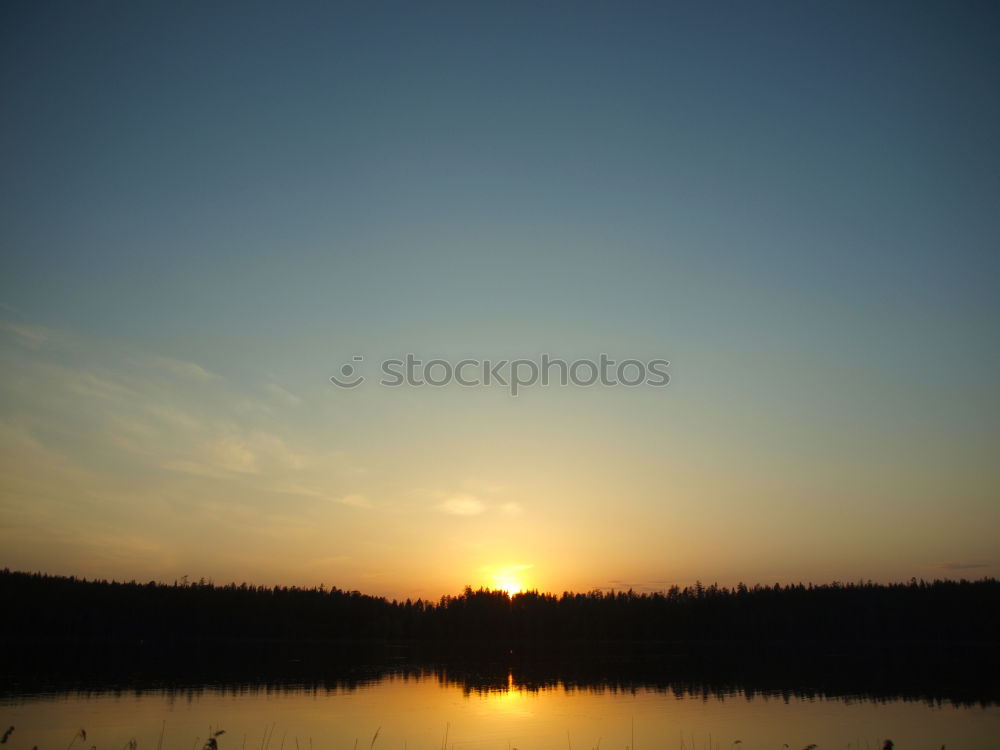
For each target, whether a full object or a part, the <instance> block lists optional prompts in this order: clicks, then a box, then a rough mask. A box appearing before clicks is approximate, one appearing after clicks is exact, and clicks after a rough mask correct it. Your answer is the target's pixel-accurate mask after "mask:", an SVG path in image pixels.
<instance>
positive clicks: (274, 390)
mask: <svg viewBox="0 0 1000 750" xmlns="http://www.w3.org/2000/svg"><path fill="white" fill-rule="evenodd" d="M264 390H266V391H267V393H268V395H269V396H270V397H271V398H272V399H273V400H274V401H277V402H278V403H279V404H281V405H282V406H298V405H299V404H301V403H302V399H301V398H299V397H298V396H296V395H295V394H294V393H291V392H290V391H286V390H285V389H284V388H282V387H281V386H280V385H277V384H276V383H268V384H267V385H266V386H264Z"/></svg>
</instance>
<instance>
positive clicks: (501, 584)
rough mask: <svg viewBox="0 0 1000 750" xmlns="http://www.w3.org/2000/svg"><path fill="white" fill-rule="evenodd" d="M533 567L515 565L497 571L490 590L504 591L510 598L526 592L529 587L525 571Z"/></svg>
mask: <svg viewBox="0 0 1000 750" xmlns="http://www.w3.org/2000/svg"><path fill="white" fill-rule="evenodd" d="M531 567H532V566H531V565H513V566H510V567H506V568H497V569H495V572H494V573H493V578H492V583H491V586H490V588H492V589H494V590H497V591H503V592H505V593H506V594H507V595H508V596H513V595H514V594H518V593H520V592H522V591H525V590H526V589H527V588H528V587H527V585H526V584H525V581H524V571H526V570H528V569H529V568H531Z"/></svg>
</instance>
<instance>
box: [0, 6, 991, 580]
mask: <svg viewBox="0 0 1000 750" xmlns="http://www.w3.org/2000/svg"><path fill="white" fill-rule="evenodd" d="M998 90H1000V10H998V8H997V6H996V4H995V3H989V2H957V3H943V2H929V3H921V2H898V3H897V2H880V3H866V2H844V3H836V4H833V3H820V2H787V3H784V2H760V3H737V2H714V1H713V2H677V3H641V2H621V3H610V2H578V3H561V2H546V3H530V2H524V3H521V2H502V3H501V2H497V3H493V2H477V3H462V2H451V3H437V2H420V3H413V2H407V3H386V2H306V1H305V0H300V1H297V2H292V3H278V2H239V3H237V2H221V1H220V2H213V3H203V2H144V3H138V4H136V3H129V2H116V1H112V0H109V1H107V2H94V3H72V2H45V1H42V2H9V3H4V4H3V6H2V8H0V109H2V111H3V117H0V257H2V261H0V367H2V377H0V477H2V479H0V550H2V552H0V566H5V567H9V568H11V569H18V570H32V571H45V572H49V573H56V574H63V575H77V576H86V577H100V578H115V579H118V580H122V579H126V580H131V579H137V580H162V581H168V582H170V581H173V580H181V579H183V577H185V576H186V577H187V578H188V579H189V580H198V579H200V578H205V579H206V580H212V581H214V582H216V583H227V582H230V581H237V582H241V581H248V582H255V583H260V584H267V585H275V584H286V585H307V586H311V585H318V584H320V583H323V584H325V585H326V586H338V587H340V588H344V589H357V590H361V591H364V592H369V593H374V594H379V595H385V596H390V597H400V598H402V597H408V596H410V597H417V596H421V597H425V598H426V597H430V598H436V597H439V596H441V595H442V594H447V593H456V592H458V591H460V590H461V589H462V587H463V586H465V585H471V586H473V587H478V586H490V587H504V588H509V589H512V590H516V589H519V588H538V589H541V590H545V591H555V592H560V591H563V590H592V589H611V588H615V589H622V588H628V587H632V588H634V589H636V590H641V591H651V590H658V589H662V588H665V587H667V586H670V585H673V584H679V585H685V584H690V583H693V582H694V581H695V580H701V581H704V582H712V581H718V582H719V583H720V584H723V585H732V584H735V583H736V582H738V581H745V582H747V583H756V582H761V583H774V582H783V583H784V582H798V581H813V582H817V583H819V582H828V581H832V580H841V581H855V580H859V579H865V580H868V579H871V580H876V581H895V580H908V579H910V578H911V577H917V578H926V579H933V578H944V577H949V578H958V577H967V578H979V577H982V576H997V575H1000V554H998V552H997V549H998V547H997V533H996V529H997V528H1000V468H998V463H997V461H996V458H997V455H998V448H1000V385H998V382H1000V381H998V378H997V375H996V373H997V372H998V367H1000V336H998V329H1000V247H998V241H1000V139H998V138H997V133H1000V97H998V96H997V95H996V92H997V91H998ZM408 354H409V355H412V356H413V357H415V358H417V359H419V360H421V361H422V362H426V361H428V360H431V359H440V360H444V361H445V362H447V363H450V364H452V365H454V364H455V363H457V362H459V361H460V360H462V359H473V360H475V361H477V362H479V361H482V360H490V361H491V362H498V361H510V360H514V359H526V360H530V361H534V362H538V361H539V360H540V358H541V357H542V356H543V355H546V356H548V357H550V358H559V359H563V360H565V361H567V362H570V363H571V362H573V361H577V360H587V361H597V360H598V358H599V357H600V356H601V355H602V354H603V355H606V356H607V357H609V358H611V359H613V360H615V361H619V362H620V361H622V360H626V359H634V360H637V361H639V362H641V363H648V362H649V361H651V360H654V359H662V360H666V361H669V366H668V367H667V371H668V372H669V383H668V384H667V385H665V386H658V385H652V384H641V385H638V386H635V387H625V386H622V385H616V386H615V385H612V386H608V385H601V384H595V385H593V386H589V387H584V386H580V385H573V384H567V385H560V384H558V383H550V384H549V385H547V386H543V385H541V384H534V385H528V386H525V387H524V388H523V389H521V390H520V392H519V393H518V394H517V395H512V394H511V392H510V389H509V388H504V387H502V386H500V385H498V384H496V383H493V384H491V385H485V384H484V385H478V386H469V387H464V386H461V385H459V384H457V383H454V382H453V383H450V384H446V385H443V386H440V387H433V386H428V385H423V386H416V385H402V386H400V387H387V386H385V385H382V384H380V382H379V375H380V367H381V363H382V362H384V361H385V360H389V359H405V357H406V356H407V355H408ZM356 357H360V358H361V359H355V358H356ZM345 365H350V367H352V368H353V370H352V377H357V376H363V377H364V378H365V380H364V382H362V383H360V384H359V385H358V386H357V387H354V388H342V387H339V386H337V385H335V384H334V383H333V382H332V381H331V380H330V377H331V376H337V377H342V372H343V370H342V368H343V367H344V366H345ZM438 367H439V370H438V373H440V372H443V367H444V366H443V365H439V366H438Z"/></svg>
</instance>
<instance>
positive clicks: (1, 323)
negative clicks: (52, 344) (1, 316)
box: [0, 320, 53, 349]
mask: <svg viewBox="0 0 1000 750" xmlns="http://www.w3.org/2000/svg"><path fill="white" fill-rule="evenodd" d="M0 330H3V331H6V332H7V333H10V334H13V335H14V337H15V338H16V339H17V340H18V341H19V342H20V343H21V344H23V345H25V346H27V347H30V348H32V349H35V348H37V347H39V346H41V345H42V344H44V343H45V342H46V341H48V340H49V339H50V338H52V334H53V331H51V330H50V329H48V328H45V327H43V326H38V325H28V324H26V323H13V322H11V321H9V320H0Z"/></svg>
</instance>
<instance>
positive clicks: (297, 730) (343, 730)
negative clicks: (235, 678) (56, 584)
mask: <svg viewBox="0 0 1000 750" xmlns="http://www.w3.org/2000/svg"><path fill="white" fill-rule="evenodd" d="M887 696H891V693H882V694H880V695H872V694H864V693H861V694H857V695H852V694H850V693H849V692H843V691H842V692H841V693H840V694H830V693H829V692H828V691H827V692H824V691H810V690H801V689H796V690H794V691H791V690H789V691H781V690H777V689H774V688H767V689H763V690H762V689H757V688H748V687H738V686H737V687H734V686H732V685H724V686H713V685H711V684H707V683H706V684H698V683H693V682H689V681H684V682H678V683H677V684H671V683H670V682H669V681H666V680H663V681H660V682H659V684H652V685H651V684H648V681H646V682H642V681H640V682H633V683H629V681H628V680H621V679H617V678H616V679H614V680H608V679H592V678H587V679H568V678H567V679H561V678H558V677H553V678H546V679H540V678H539V677H538V676H537V675H535V674H521V675H519V674H516V673H515V672H514V671H508V672H507V673H506V674H505V675H504V674H502V673H498V672H497V671H496V669H495V668H494V669H493V670H492V671H490V670H487V672H486V673H483V672H477V671H475V670H472V671H464V670H462V669H461V668H448V669H446V668H416V667H406V668H400V669H388V670H387V669H378V670H366V669H365V668H364V667H362V666H354V667H351V670H350V676H349V677H338V678H337V679H335V680H331V681H309V682H302V683H300V684H294V682H291V683H290V682H287V681H286V682H282V683H268V682H267V681H266V680H258V681H253V680H249V681H243V682H237V683H232V682H230V683H216V684H213V683H200V684H183V685H181V684H172V685H171V684H165V685H156V684H155V683H147V684H144V685H141V686H136V685H135V684H133V685H131V686H128V687H123V688H115V687H114V686H113V685H109V684H107V683H104V684H102V685H100V686H97V687H80V686H77V687H74V688H72V689H59V688H38V687H37V686H35V687H33V688H30V689H25V690H20V689H19V688H18V687H17V686H16V685H14V686H11V685H8V689H7V690H5V691H4V694H3V697H2V703H0V723H2V725H3V727H2V728H3V729H6V727H8V726H10V725H13V726H14V727H15V731H14V732H13V733H12V734H11V736H10V739H9V740H8V742H7V743H6V745H7V748H11V749H12V750H20V749H22V748H23V750H32V748H33V747H35V746H37V747H38V749H39V750H50V749H55V750H67V748H70V750H73V749H74V748H75V749H76V750H90V749H91V748H92V747H96V748H97V750H121V749H122V748H126V750H127V745H128V743H129V741H130V740H131V739H135V740H136V742H137V748H138V750H145V749H149V750H153V749H154V748H162V749H163V750H199V749H200V748H201V747H202V745H203V744H204V742H205V740H206V738H207V737H208V736H209V731H210V729H211V731H213V732H214V731H216V730H218V729H223V730H225V733H224V734H222V735H219V737H218V745H219V750H243V749H244V748H247V749H249V750H261V749H262V748H263V749H265V750H290V749H293V748H297V750H308V749H309V748H315V749H316V750H319V749H320V748H332V749H335V750H341V749H342V750H353V748H354V747H355V746H357V747H358V748H362V749H363V750H368V749H369V748H370V747H371V746H372V740H373V738H374V740H375V741H374V747H375V748H379V749H380V750H386V749H391V750H409V748H414V749H415V750H420V749H428V750H436V749H438V748H442V747H444V746H445V745H447V748H448V750H479V749H482V750H508V748H517V749H518V750H536V749H542V748H545V749H552V750H562V749H563V748H566V750H593V749H594V748H598V747H599V748H607V749H608V750H625V748H635V750H645V749H646V748H666V749H670V750H709V748H715V749H720V750H733V749H734V748H739V749H740V750H751V749H753V748H767V749H772V748H773V749H774V750H782V749H783V748H785V747H788V748H791V750H799V749H800V748H803V747H805V746H807V745H810V744H815V745H817V746H818V748H820V749H821V750H823V749H825V748H840V749H842V750H843V749H845V748H854V749H857V750H873V749H874V750H880V749H881V747H882V741H883V740H884V739H885V738H891V739H892V740H893V741H894V742H895V746H896V750H907V749H908V748H932V749H933V750H937V748H940V747H941V746H942V745H945V746H946V747H947V748H948V749H949V750H960V749H962V748H968V749H970V750H978V749H982V750H987V749H989V750H995V748H997V747H998V746H1000V707H998V704H997V702H996V701H994V700H982V701H978V702H977V701H970V700H947V699H944V700H942V699H941V698H940V697H938V698H934V697H926V698H914V697H912V696H906V697H900V696H897V697H887ZM81 728H82V729H85V730H86V733H87V736H86V740H84V739H83V738H81V737H77V739H75V740H74V739H73V738H74V735H75V734H76V733H78V732H79V730H80V729H81ZM376 732H377V733H378V735H377V737H375V735H376ZM5 750H6V748H5Z"/></svg>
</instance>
